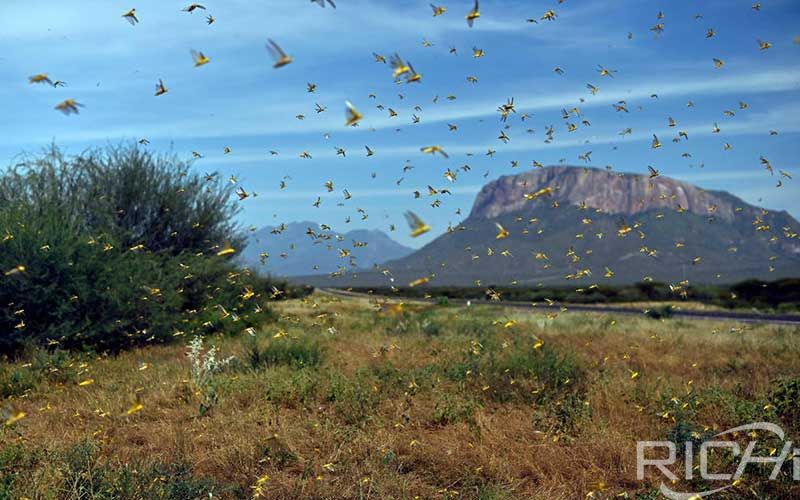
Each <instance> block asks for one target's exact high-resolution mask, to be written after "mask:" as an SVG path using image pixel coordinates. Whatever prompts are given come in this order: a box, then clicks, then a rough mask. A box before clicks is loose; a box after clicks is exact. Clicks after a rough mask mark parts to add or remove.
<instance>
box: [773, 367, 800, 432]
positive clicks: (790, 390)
mask: <svg viewBox="0 0 800 500" xmlns="http://www.w3.org/2000/svg"><path fill="white" fill-rule="evenodd" d="M776 384H777V387H776V388H775V389H774V390H773V391H772V393H771V394H770V396H769V400H770V401H772V404H773V405H774V406H775V411H776V412H777V413H778V415H780V417H781V418H782V419H783V420H784V421H785V422H787V423H790V424H794V425H795V427H797V428H800V377H795V378H786V379H781V380H778V381H776Z"/></svg>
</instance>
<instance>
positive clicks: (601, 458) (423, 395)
mask: <svg viewBox="0 0 800 500" xmlns="http://www.w3.org/2000/svg"><path fill="white" fill-rule="evenodd" d="M276 308H278V312H279V316H280V318H279V319H278V321H277V322H276V323H273V324H269V325H267V326H265V327H264V328H263V330H261V331H258V332H256V333H255V336H251V335H248V334H247V333H243V334H241V335H240V336H238V337H218V338H213V339H211V338H210V339H206V345H207V346H208V344H210V343H212V342H213V343H214V344H216V345H217V346H218V348H219V351H220V355H221V356H235V359H234V360H233V361H232V362H231V363H230V364H229V365H227V366H226V367H224V368H223V369H222V370H221V371H220V372H219V373H217V374H216V375H215V376H213V377H212V378H211V379H210V380H209V382H208V383H199V382H198V381H197V380H196V379H195V378H193V377H192V375H191V373H190V364H189V360H188V358H187V356H186V348H185V346H183V345H180V344H176V345H173V346H157V347H151V348H147V349H140V350H136V351H131V352H126V353H123V354H121V355H119V356H118V357H91V356H79V355H66V354H63V353H55V354H53V353H45V352H42V351H34V352H31V353H30V354H29V355H28V356H26V357H25V359H22V360H19V361H15V362H13V363H3V364H0V397H2V398H3V404H2V406H3V408H5V410H4V411H5V418H4V420H5V419H7V418H10V419H11V420H12V421H13V420H16V421H14V422H13V423H11V425H5V426H3V428H2V429H1V430H0V499H3V498H15V499H17V498H22V497H28V498H31V499H33V498H53V499H55V498H59V499H60V498H68V499H78V498H81V499H85V498H143V499H144V498H185V499H194V498H209V493H211V494H212V495H213V497H214V498H250V497H253V496H258V495H260V496H261V497H263V498H304V497H311V498H375V499H382V498H416V497H418V498H481V499H500V498H542V499H545V498H546V499H557V498H565V499H566V498H583V497H585V496H586V495H592V496H593V497H595V498H609V497H615V496H617V495H621V494H627V496H628V497H629V498H657V495H658V494H657V488H658V484H659V482H660V480H661V478H660V477H659V476H655V475H654V474H653V473H652V472H650V473H649V474H648V478H647V479H646V480H645V481H637V480H636V477H635V475H636V463H635V449H636V448H635V447H636V445H635V443H636V441H637V440H644V439H650V440H663V439H666V438H668V437H673V438H675V439H678V440H680V441H683V440H687V439H692V438H695V439H697V438H700V437H703V436H707V435H710V434H713V433H714V432H715V431H716V432H718V431H721V430H725V429H727V428H729V427H733V426H736V425H741V424H745V423H750V422H757V421H771V422H774V423H778V424H780V425H782V426H783V428H784V429H785V430H787V432H788V433H789V438H790V439H791V438H794V441H795V442H798V441H800V435H799V434H800V433H799V432H798V431H800V414H798V409H797V408H798V407H797V399H796V398H797V397H798V394H797V392H796V391H798V390H800V388H799V387H798V386H800V383H798V381H797V379H794V381H795V382H794V385H791V383H790V382H787V381H790V380H791V377H797V374H798V372H799V371H800V361H799V360H800V335H798V333H800V332H798V331H797V329H796V328H789V327H780V326H757V325H755V326H754V325H748V326H746V327H745V326H741V325H734V324H728V323H715V322H709V321H695V322H687V321H681V320H665V321H657V320H652V319H647V318H644V317H642V318H633V317H617V318H615V317H613V316H612V315H604V314H577V313H575V314H573V313H569V314H560V315H544V314H537V313H535V311H531V312H530V313H527V312H522V311H520V310H504V309H502V308H499V307H489V306H480V307H472V308H464V307H445V306H422V305H406V306H398V305H397V304H383V305H381V304H374V303H370V302H368V301H366V300H358V299H356V300H345V301H340V300H339V299H336V298H333V297H329V296H321V295H313V296H311V297H309V298H307V299H305V300H303V301H299V300H297V301H287V302H284V303H280V304H276ZM187 342H188V339H187ZM184 343H185V342H184ZM781 381H783V382H781ZM793 391H794V392H793ZM20 412H24V413H25V416H24V417H22V418H19V419H16V418H15V417H20V416H21V413H20ZM0 425H2V424H0ZM765 437H766V436H765ZM765 445H766V446H769V443H765ZM717 465H720V464H717ZM677 470H680V469H677ZM784 470H785V471H786V472H787V473H790V468H789V464H787V465H786V466H785V467H784ZM767 475H768V471H767V472H764V470H760V469H756V468H749V469H748V473H747V474H746V476H745V479H744V481H741V482H739V483H737V486H736V487H735V488H734V489H733V490H729V491H728V492H727V493H726V494H727V495H728V497H730V498H733V497H737V498H739V497H753V498H756V497H759V498H764V497H774V498H778V497H781V496H782V497H788V496H791V495H798V494H800V488H799V487H798V483H797V482H792V481H791V479H790V478H788V477H786V475H785V474H784V475H782V476H781V477H780V478H779V480H777V481H767V480H766V476H767ZM714 486H719V485H714ZM671 487H672V488H673V489H676V490H678V489H680V490H683V491H692V490H701V489H705V488H707V487H709V485H708V484H705V483H703V482H701V481H700V480H696V481H684V482H681V483H678V484H675V485H671ZM726 494H723V495H721V496H720V498H725V497H726Z"/></svg>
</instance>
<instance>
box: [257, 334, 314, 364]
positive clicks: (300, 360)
mask: <svg viewBox="0 0 800 500" xmlns="http://www.w3.org/2000/svg"><path fill="white" fill-rule="evenodd" d="M247 358H248V361H249V362H250V366H251V367H252V368H258V367H261V366H273V365H291V366H316V365H318V364H320V363H321V362H322V358H323V347H322V344H320V342H319V341H318V340H315V339H310V338H305V337H301V338H297V339H271V340H270V341H269V342H268V343H267V345H266V346H265V347H260V346H259V345H258V344H257V343H255V342H253V343H252V344H251V345H250V346H249V347H248V351H247Z"/></svg>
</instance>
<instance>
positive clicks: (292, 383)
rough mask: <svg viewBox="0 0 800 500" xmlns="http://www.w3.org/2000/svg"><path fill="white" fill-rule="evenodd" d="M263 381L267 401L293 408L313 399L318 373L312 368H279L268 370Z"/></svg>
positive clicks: (317, 383)
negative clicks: (265, 387)
mask: <svg viewBox="0 0 800 500" xmlns="http://www.w3.org/2000/svg"><path fill="white" fill-rule="evenodd" d="M264 380H265V383H266V386H267V400H269V401H271V402H272V403H274V404H276V405H283V406H287V407H295V406H298V405H303V404H305V403H307V402H308V401H312V400H313V399H314V397H315V396H316V394H317V387H318V386H319V373H318V372H317V371H316V370H314V369H312V368H305V367H304V368H300V369H292V368H291V367H287V366H281V367H275V368H272V369H270V370H269V371H268V372H267V373H266V374H265V376H264Z"/></svg>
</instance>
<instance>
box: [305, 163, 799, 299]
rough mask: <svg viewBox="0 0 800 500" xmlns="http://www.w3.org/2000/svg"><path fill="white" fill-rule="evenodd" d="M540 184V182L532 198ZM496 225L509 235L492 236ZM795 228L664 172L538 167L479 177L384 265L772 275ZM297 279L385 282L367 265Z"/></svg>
mask: <svg viewBox="0 0 800 500" xmlns="http://www.w3.org/2000/svg"><path fill="white" fill-rule="evenodd" d="M541 190H550V192H549V193H543V194H540V195H539V196H531V194H533V193H537V192H541ZM526 195H528V197H527V198H526ZM531 198H532V199H531ZM496 224H500V225H502V226H503V227H504V228H505V229H507V230H508V232H509V235H508V237H506V238H504V239H497V237H496V236H497V234H498V229H497V226H496ZM798 229H800V224H798V222H797V221H796V220H795V219H793V218H792V217H791V216H790V215H789V214H788V213H786V212H770V211H768V210H765V209H762V208H759V207H756V206H753V205H749V204H747V203H745V202H744V201H742V200H741V199H739V198H737V197H735V196H733V195H731V194H729V193H726V192H716V191H705V190H703V189H701V188H699V187H697V186H693V185H691V184H688V183H685V182H680V181H677V180H674V179H669V178H664V177H656V178H654V179H650V178H648V177H647V176H644V175H637V174H621V173H615V172H608V171H605V170H600V169H594V168H583V167H568V166H559V167H548V168H544V169H541V170H534V171H530V172H526V173H524V174H520V175H516V176H505V177H501V178H499V179H497V180H495V181H493V182H490V183H489V184H487V185H486V186H484V188H483V189H482V190H481V191H480V193H478V195H477V197H476V200H475V203H474V205H473V208H472V211H471V213H470V215H469V216H468V217H467V218H466V219H465V220H464V221H463V222H462V223H461V224H460V225H459V226H457V227H455V228H453V230H452V231H450V232H448V233H446V234H443V235H441V236H440V237H438V238H437V239H435V240H434V241H432V242H431V243H429V244H428V245H426V246H425V247H423V248H421V249H420V250H418V251H417V252H414V253H413V254H411V255H408V256H406V257H404V258H400V259H397V260H395V261H392V262H389V263H387V264H386V267H387V268H388V269H389V270H391V272H392V274H393V276H394V277H395V280H396V283H397V284H406V283H407V282H409V281H411V280H414V279H416V278H419V277H422V276H428V277H431V276H432V277H433V278H432V280H431V283H434V282H435V283H436V284H437V285H474V284H476V283H478V282H480V283H481V284H482V285H489V284H497V285H501V284H502V285H507V284H520V285H535V284H538V283H542V284H545V285H558V284H568V283H578V284H580V285H581V286H584V285H588V284H591V283H599V282H603V283H617V284H621V283H632V282H636V281H641V280H646V279H652V280H655V281H664V282H670V283H676V282H679V281H682V280H689V281H690V282H693V283H702V282H705V283H730V282H735V281H741V280H743V279H747V278H761V279H777V278H780V277H788V276H800V242H798V239H797V231H798ZM308 281H310V282H313V283H315V284H318V285H324V284H327V285H329V286H330V285H332V284H333V283H336V285H337V286H352V285H356V284H358V285H361V286H378V285H386V284H388V283H387V278H386V277H385V276H384V275H383V274H380V273H375V272H361V273H355V274H351V275H349V276H345V277H342V278H338V279H336V280H332V279H329V278H324V279H322V280H320V279H319V278H311V279H309V280H308Z"/></svg>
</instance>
